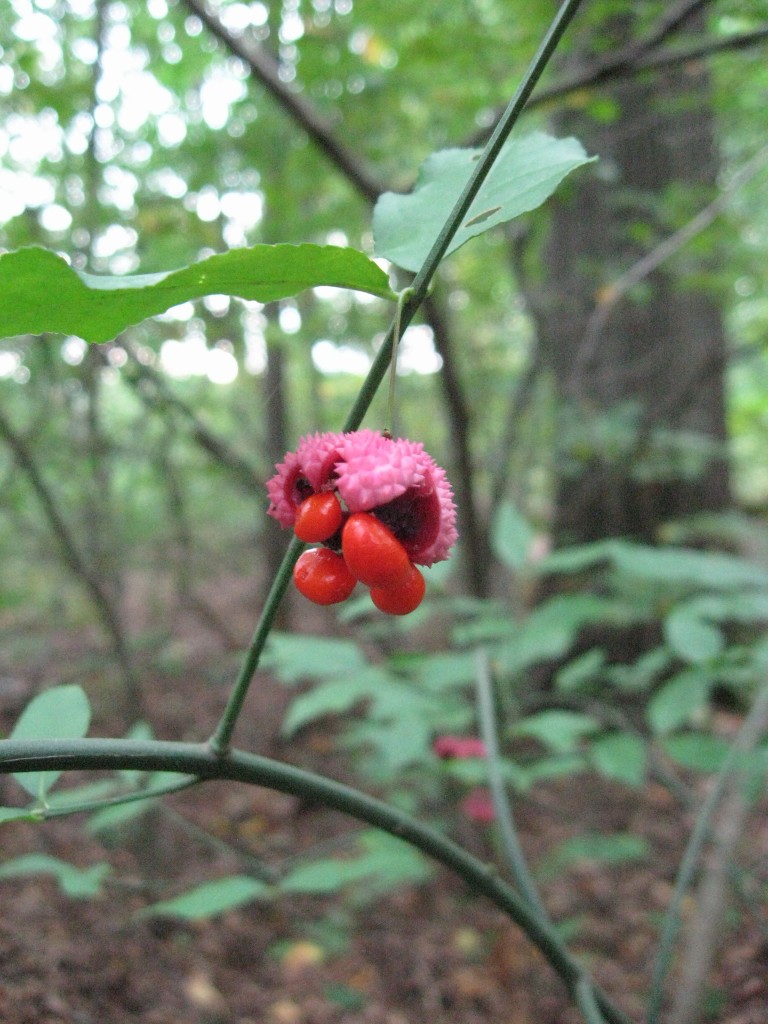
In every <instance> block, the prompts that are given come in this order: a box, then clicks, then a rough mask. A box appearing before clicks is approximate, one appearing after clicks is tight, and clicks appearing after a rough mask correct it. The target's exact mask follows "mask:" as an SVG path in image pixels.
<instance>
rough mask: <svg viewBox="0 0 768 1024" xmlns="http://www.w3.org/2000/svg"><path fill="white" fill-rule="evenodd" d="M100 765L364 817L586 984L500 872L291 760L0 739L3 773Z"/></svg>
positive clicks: (568, 982) (621, 1020) (569, 980)
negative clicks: (244, 789) (235, 785)
mask: <svg viewBox="0 0 768 1024" xmlns="http://www.w3.org/2000/svg"><path fill="white" fill-rule="evenodd" d="M97 769H105V770H108V771H120V770H129V771H142V772H147V771H149V772H156V771H160V772H166V771H172V772H179V773H182V774H184V775H190V776H195V777H196V778H198V779H200V780H201V781H212V780H215V779H219V780H228V781H230V782H243V783H246V784H248V785H253V786H265V787H267V788H269V789H274V790H277V791H278V792H281V793H290V794H293V795H297V796H302V797H304V798H305V799H308V800H314V801H316V802H318V803H320V804H322V805H323V806H326V807H329V808H331V809H334V810H337V811H340V812H341V813H343V814H348V815H351V816H352V817H354V818H356V819H357V820H358V821H364V822H367V823H368V824H370V825H372V826H373V827H374V828H378V829H382V830H383V831H385V832H388V833H389V834H390V835H393V836H395V837H396V838H398V839H401V840H403V842H406V843H409V844H410V845H411V846H413V847H415V848H416V849H418V850H421V852H422V853H425V854H426V855H427V856H428V857H432V858H433V859H434V860H436V861H438V862H439V863H441V864H443V865H444V866H445V867H447V868H448V869H449V870H450V871H452V872H453V873H454V874H456V875H457V876H458V877H459V878H461V879H462V880H463V881H464V882H465V883H466V884H467V885H468V886H469V887H470V888H471V889H473V890H474V891H475V892H477V893H479V894H481V895H483V896H486V897H487V898H488V899H490V900H492V902H493V903H494V904H495V905H496V906H497V907H498V908H499V909H500V910H501V911H503V912H504V913H505V914H507V915H508V916H509V917H510V919H511V920H512V921H514V922H515V923H516V924H517V925H518V926H519V927H520V928H522V929H523V930H524V931H525V933H526V934H527V935H528V937H529V938H530V940H531V941H532V942H533V943H534V945H536V947H537V948H538V949H539V950H540V951H541V953H542V954H543V955H544V957H545V958H546V959H547V961H548V962H549V963H550V965H551V966H552V967H553V969H554V970H555V971H556V973H557V974H558V975H559V977H560V978H561V979H562V981H563V982H564V984H565V986H566V988H567V990H568V992H569V994H570V996H571V998H572V999H573V1000H574V1002H575V1001H576V988H577V986H579V985H580V984H581V986H582V987H583V979H584V973H583V970H582V968H581V966H580V964H579V963H578V962H577V961H576V960H575V959H574V958H573V956H572V955H571V954H570V953H569V951H568V950H567V948H566V947H565V945H564V943H563V941H562V939H561V938H560V936H559V934H558V933H557V931H556V930H555V929H553V928H552V927H551V926H550V925H549V924H548V923H547V922H546V921H542V920H541V919H540V918H539V917H538V915H536V914H535V913H534V912H533V911H532V910H531V908H530V907H529V906H528V904H527V902H526V901H525V900H523V899H521V897H520V896H519V895H518V894H517V893H516V892H515V890H514V889H513V888H512V887H511V886H510V885H508V884H507V883H506V882H504V881H503V880H502V879H500V878H499V877H498V873H497V872H496V871H495V870H494V868H493V867H492V866H489V865H487V864H485V863H484V862H483V861H481V860H479V859H478V858H477V857H474V856H473V855H472V854H471V853H469V852H468V851H467V850H465V849H464V848H463V847H461V846H459V845H458V844H457V843H454V842H453V841H452V840H450V839H449V838H448V837H447V836H445V835H443V834H442V833H441V832H438V831H436V830H434V829H432V828H430V827H429V826H428V825H425V824H423V823H422V822H421V821H419V820H418V819H416V818H414V817H411V816H410V815H408V814H406V813H405V812H403V811H401V810H400V809H399V808H397V807H395V806H394V805H391V804H388V803H385V802H384V801H382V800H378V799H376V798H375V797H371V796H368V794H366V793H363V792H361V791H360V790H357V789H354V788H352V787H351V786H346V785H344V784H343V783H340V782H336V781H334V780H333V779H330V778H327V777H325V776H322V775H317V774H315V773H314V772H310V771H307V770H306V769H304V768H299V767H297V766H295V765H291V764H286V763H284V762H282V761H275V760H272V759H271V758H267V757H261V756H259V755H257V754H249V753H246V752H244V751H240V750H231V751H230V752H229V753H227V754H226V755H224V756H219V755H217V754H216V753H214V752H213V751H212V750H210V748H209V747H208V746H206V745H202V744H197V743H180V742H173V741H167V740H155V739H153V740H126V739H74V740H12V739H10V740H2V741H0V774H11V773H19V772H29V771H73V770H83V771H90V770H97ZM593 991H594V997H595V999H596V1001H597V1005H598V1006H599V1008H600V1011H601V1012H602V1014H603V1017H604V1019H605V1021H607V1022H608V1024H630V1021H629V1019H628V1018H627V1016H626V1015H625V1014H624V1013H623V1012H622V1011H621V1010H620V1009H619V1008H618V1007H616V1006H614V1004H613V1002H612V1001H611V1000H610V999H609V998H608V996H607V995H606V994H605V993H604V992H602V991H601V990H599V989H597V988H595V989H594V990H593Z"/></svg>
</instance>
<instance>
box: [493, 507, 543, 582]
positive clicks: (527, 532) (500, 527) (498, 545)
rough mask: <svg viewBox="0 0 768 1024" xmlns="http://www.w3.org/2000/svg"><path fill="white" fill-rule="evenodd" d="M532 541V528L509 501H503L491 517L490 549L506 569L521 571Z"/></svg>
mask: <svg viewBox="0 0 768 1024" xmlns="http://www.w3.org/2000/svg"><path fill="white" fill-rule="evenodd" d="M532 540H533V527H532V526H531V524H530V523H529V522H528V520H527V519H526V518H525V516H523V515H521V513H520V510H519V509H518V508H517V506H516V505H513V504H512V502H511V501H504V502H502V504H501V505H500V506H499V508H498V509H497V511H496V515H495V516H494V517H493V527H492V531H491V547H492V548H493V553H494V554H495V555H496V557H497V558H498V559H499V561H500V562H501V563H502V564H503V565H506V566H507V568H508V569H521V568H522V567H523V566H524V565H525V563H526V559H527V556H528V551H529V550H530V547H531V541H532Z"/></svg>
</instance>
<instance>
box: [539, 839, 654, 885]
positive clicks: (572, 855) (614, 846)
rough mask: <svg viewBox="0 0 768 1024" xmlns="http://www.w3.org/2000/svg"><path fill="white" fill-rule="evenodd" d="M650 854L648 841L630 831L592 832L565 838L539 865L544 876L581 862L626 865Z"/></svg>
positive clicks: (557, 872) (554, 873) (550, 875)
mask: <svg viewBox="0 0 768 1024" xmlns="http://www.w3.org/2000/svg"><path fill="white" fill-rule="evenodd" d="M649 853H650V846H649V844H648V841H647V840H646V839H644V838H643V837H642V836H635V835H632V834H631V833H629V832H614V833H613V834H610V835H605V834H600V833H594V832H593V833H589V834H587V835H583V836H574V837H573V838H572V839H566V841H565V842H564V843H562V844H561V845H560V846H559V847H558V849H557V850H556V851H555V852H554V853H553V854H552V855H551V856H550V857H549V858H548V860H547V862H546V863H545V864H544V865H542V869H541V873H542V876H543V877H552V876H553V875H556V874H559V873H560V872H561V871H562V870H563V869H564V868H567V867H570V866H571V865H572V864H578V863H580V862H581V861H595V862H597V863H598V864H605V865H609V864H628V863H631V862H632V861H638V860H643V859H644V858H645V857H647V856H648V855H649Z"/></svg>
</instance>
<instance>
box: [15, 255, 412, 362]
mask: <svg viewBox="0 0 768 1024" xmlns="http://www.w3.org/2000/svg"><path fill="white" fill-rule="evenodd" d="M319 285H331V286H335V287H338V288H351V289H354V290H356V291H361V292H368V293H369V294H371V295H378V296H381V297H383V298H389V299H392V298H394V296H393V293H392V290H391V289H390V286H389V281H388V278H387V275H386V273H385V272H384V271H383V270H382V269H381V268H380V267H379V266H378V265H377V264H376V263H374V261H373V260H371V259H369V258H368V257H367V256H366V255H365V254H364V253H362V252H359V251H358V250H356V249H349V248H341V247H339V246H333V245H326V246H320V245H310V244H305V245H255V246H252V247H251V248H243V249H231V250H230V251H229V252H225V253H219V254H217V255H214V256H209V257H208V258H207V259H204V260H201V261H200V262H199V263H193V264H191V265H190V266H187V267H183V268H181V269H180V270H172V271H168V272H167V273H161V274H141V275H134V276H126V277H108V276H95V275H93V274H85V273H81V272H79V271H76V270H74V269H73V268H72V267H71V266H70V265H69V264H68V263H67V261H66V260H64V259H62V257H61V256H57V255H56V253H54V252H51V251H49V250H48V249H42V248H38V247H30V248H27V249H19V250H17V251H15V252H9V253H6V254H5V255H2V256H0V296H2V302H0V337H12V336H13V335H17V334H42V333H44V332H51V333H59V334H72V335H76V336H77V337H80V338H83V339H84V340H85V341H91V342H104V341H110V340H111V339H112V338H114V337H116V336H117V335H118V334H119V333H120V332H121V331H123V330H125V328H126V327H129V326H131V325H132V324H137V323H140V322H141V321H142V320H146V319H148V318H149V317H152V316H157V315H158V314H159V313H165V312H166V310H168V309H170V308H171V307H172V306H176V305H178V304H179V303H181V302H187V301H189V300H190V299H197V298H201V297H203V296H205V295H232V296H236V297H238V298H241V299H253V300H256V301H258V302H271V301H273V300H275V299H281V298H286V297H287V296H290V295H296V294H297V293H298V292H301V291H304V290H305V289H307V288H315V287H318V286H319Z"/></svg>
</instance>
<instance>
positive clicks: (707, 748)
mask: <svg viewBox="0 0 768 1024" xmlns="http://www.w3.org/2000/svg"><path fill="white" fill-rule="evenodd" d="M661 742H662V746H663V747H664V750H665V752H666V753H667V754H669V756H670V757H671V758H672V759H673V760H675V761H677V763H678V764H680V765H682V766H683V768H691V769H693V771H697V772H717V771H719V770H720V769H721V768H722V766H723V761H725V759H726V757H727V756H728V753H729V751H730V744H729V743H728V742H727V741H726V740H724V739H721V737H719V736H712V735H710V734H709V733H706V732H684V733H678V734H677V735H676V736H666V737H664V739H663V740H662V741H661Z"/></svg>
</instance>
